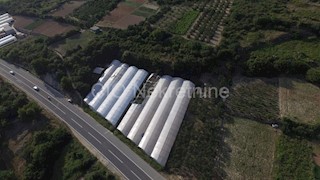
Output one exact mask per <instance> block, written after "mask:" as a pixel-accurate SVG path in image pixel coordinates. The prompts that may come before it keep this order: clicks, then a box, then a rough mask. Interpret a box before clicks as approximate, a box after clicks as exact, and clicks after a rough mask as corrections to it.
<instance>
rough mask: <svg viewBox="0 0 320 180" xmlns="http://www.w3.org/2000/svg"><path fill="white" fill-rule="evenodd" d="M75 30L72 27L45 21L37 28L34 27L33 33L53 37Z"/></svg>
mask: <svg viewBox="0 0 320 180" xmlns="http://www.w3.org/2000/svg"><path fill="white" fill-rule="evenodd" d="M73 29H75V27H74V26H71V25H68V24H63V23H58V22H55V21H52V20H47V21H45V22H44V23H42V24H41V25H39V26H38V27H36V28H35V29H34V30H33V32H34V33H39V34H42V35H45V36H48V37H53V36H55V35H58V34H62V33H66V32H68V31H70V30H73Z"/></svg>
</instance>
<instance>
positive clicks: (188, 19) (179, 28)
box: [170, 10, 199, 35]
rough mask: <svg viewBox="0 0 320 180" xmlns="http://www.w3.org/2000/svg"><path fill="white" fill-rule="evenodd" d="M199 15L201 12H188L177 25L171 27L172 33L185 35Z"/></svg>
mask: <svg viewBox="0 0 320 180" xmlns="http://www.w3.org/2000/svg"><path fill="white" fill-rule="evenodd" d="M198 15H199V11H195V10H190V11H188V12H186V13H185V14H184V15H183V16H182V18H181V19H179V20H178V22H177V23H173V24H172V25H171V28H170V31H171V32H172V33H175V34H180V35H184V34H185V33H186V32H187V31H188V29H189V28H190V26H191V25H192V23H193V22H194V20H195V19H196V18H197V17H198Z"/></svg>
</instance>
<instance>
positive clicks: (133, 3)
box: [123, 0, 143, 7]
mask: <svg viewBox="0 0 320 180" xmlns="http://www.w3.org/2000/svg"><path fill="white" fill-rule="evenodd" d="M123 3H124V4H125V5H128V6H131V7H139V6H141V5H142V4H143V3H139V2H134V1H130V0H125V1H124V2H123Z"/></svg>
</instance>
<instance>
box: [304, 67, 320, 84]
mask: <svg viewBox="0 0 320 180" xmlns="http://www.w3.org/2000/svg"><path fill="white" fill-rule="evenodd" d="M306 79H307V80H308V81H310V82H312V83H318V84H320V67H318V68H310V69H309V70H308V71H307V74H306Z"/></svg>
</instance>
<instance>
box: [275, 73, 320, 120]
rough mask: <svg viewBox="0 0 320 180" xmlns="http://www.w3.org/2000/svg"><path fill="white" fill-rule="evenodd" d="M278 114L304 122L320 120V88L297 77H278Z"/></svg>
mask: <svg viewBox="0 0 320 180" xmlns="http://www.w3.org/2000/svg"><path fill="white" fill-rule="evenodd" d="M279 85H280V90H279V99H280V103H279V104H280V114H281V116H286V117H289V118H291V119H293V120H298V121H300V122H302V123H306V124H315V123H319V122H320V111H319V106H320V88H319V87H317V86H315V85H313V84H310V83H307V82H305V81H302V80H299V79H292V78H280V80H279Z"/></svg>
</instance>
